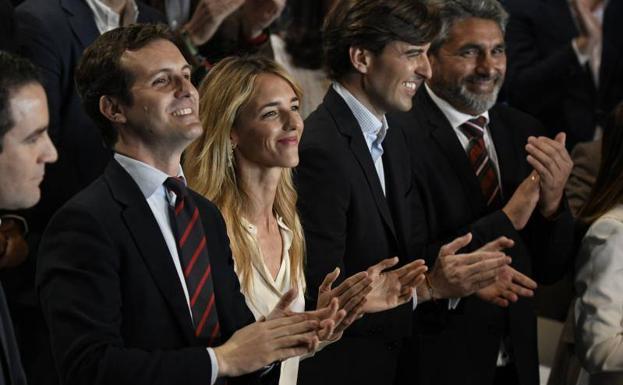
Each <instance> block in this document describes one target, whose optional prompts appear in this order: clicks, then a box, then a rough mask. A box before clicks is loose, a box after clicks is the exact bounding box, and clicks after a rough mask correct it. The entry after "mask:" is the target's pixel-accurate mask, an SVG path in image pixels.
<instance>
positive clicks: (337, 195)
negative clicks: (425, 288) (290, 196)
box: [295, 88, 412, 384]
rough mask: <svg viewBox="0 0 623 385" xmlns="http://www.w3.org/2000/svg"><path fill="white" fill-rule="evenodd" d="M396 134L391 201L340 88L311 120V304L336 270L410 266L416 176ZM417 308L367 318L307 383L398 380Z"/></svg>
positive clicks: (391, 143)
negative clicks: (389, 263) (400, 348)
mask: <svg viewBox="0 0 623 385" xmlns="http://www.w3.org/2000/svg"><path fill="white" fill-rule="evenodd" d="M394 133H398V130H397V129H396V130H395V129H394V127H390V129H389V131H388V133H387V137H386V139H385V141H384V143H383V147H384V155H383V163H384V168H385V180H386V192H387V197H386V196H384V195H383V190H382V188H381V184H380V182H379V177H378V175H377V172H376V170H375V168H374V164H373V162H372V157H371V156H370V152H369V150H368V147H367V145H366V143H365V140H364V137H363V134H362V131H361V128H360V126H359V124H358V122H357V120H356V119H355V117H354V116H353V114H352V112H351V110H350V109H349V107H348V106H347V104H346V103H345V102H344V100H343V99H342V98H341V97H340V96H339V95H338V94H337V93H336V92H335V91H334V90H333V88H330V89H329V91H328V93H327V94H326V96H325V98H324V101H323V103H322V104H321V105H320V106H319V107H318V109H317V110H316V111H315V112H313V113H312V114H311V115H310V116H309V117H308V118H307V119H306V120H305V131H304V133H303V137H302V140H301V145H300V148H299V151H300V164H299V166H298V167H297V169H296V174H295V175H296V184H297V188H298V193H299V201H298V202H299V212H300V215H301V220H302V224H303V228H304V230H305V237H306V243H307V262H306V279H307V287H308V288H309V295H310V296H312V300H311V301H309V303H311V304H313V303H314V302H315V301H314V299H315V298H313V297H315V295H316V292H317V288H318V286H319V285H320V283H321V282H322V280H323V279H324V277H325V275H326V274H328V273H329V272H331V271H332V270H333V269H334V268H335V267H340V269H341V274H340V281H341V280H343V279H344V278H346V277H349V276H351V275H352V274H355V273H357V272H360V271H362V270H365V269H367V268H368V267H370V266H372V265H374V264H376V263H378V262H379V261H381V260H383V259H385V258H389V257H393V256H399V257H401V262H406V261H407V260H408V257H407V254H406V251H407V249H408V247H407V245H406V242H407V240H409V239H412V237H411V236H410V235H409V231H410V227H409V226H408V225H407V224H406V222H407V221H408V215H409V210H408V209H406V205H407V202H408V200H407V197H408V195H409V193H410V188H411V183H410V181H411V177H410V174H409V170H408V160H407V159H408V156H407V149H406V147H405V146H404V142H403V141H401V140H400V139H399V138H398V140H395V135H394ZM338 283H339V282H338ZM338 283H336V284H335V285H337V284H338ZM411 307H412V305H411V303H408V304H405V305H403V306H399V307H398V308H395V309H392V310H389V311H385V312H381V313H376V314H369V315H366V316H365V317H363V318H362V319H361V320H359V321H357V322H356V323H355V324H353V325H352V326H351V327H350V328H349V329H347V330H346V332H345V335H344V337H343V338H342V340H341V341H339V342H337V343H335V344H334V346H333V345H332V346H330V347H328V348H326V349H325V350H323V351H322V352H320V353H318V354H317V355H316V357H314V358H312V359H308V360H305V361H303V362H302V363H301V367H302V371H301V376H300V377H299V381H300V382H301V383H310V384H312V383H321V382H322V383H335V384H338V383H341V384H344V383H365V384H367V383H370V384H372V383H379V382H378V380H377V378H380V379H381V381H391V378H392V377H393V375H394V366H395V361H396V360H395V356H394V354H395V352H396V348H397V346H396V344H397V341H400V340H401V339H402V338H403V337H405V336H407V335H409V334H410V325H411ZM355 347H357V348H355ZM373 350H375V351H373ZM357 362H359V363H358V364H357ZM368 362H370V364H369V365H368V364H367V363H368ZM355 365H358V366H357V367H355ZM310 367H313V368H315V370H311V369H309V368H310ZM306 368H307V369H306ZM316 376H318V377H316ZM322 376H326V377H322Z"/></svg>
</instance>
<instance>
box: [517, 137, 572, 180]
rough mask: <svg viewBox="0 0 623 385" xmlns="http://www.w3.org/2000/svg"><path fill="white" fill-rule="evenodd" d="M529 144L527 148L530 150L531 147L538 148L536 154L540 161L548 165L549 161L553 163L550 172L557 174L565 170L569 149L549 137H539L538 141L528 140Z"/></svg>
mask: <svg viewBox="0 0 623 385" xmlns="http://www.w3.org/2000/svg"><path fill="white" fill-rule="evenodd" d="M528 142H529V144H528V145H527V146H526V149H528V148H529V147H530V146H534V147H536V151H535V153H534V154H532V155H535V157H537V159H539V161H541V162H542V163H545V164H547V163H546V162H547V159H549V160H550V161H551V162H552V163H551V167H550V170H552V172H553V173H556V170H558V172H559V171H560V170H562V169H563V166H564V164H565V159H564V157H565V154H566V153H567V149H566V148H565V147H564V146H563V145H561V144H560V143H558V142H557V141H555V140H552V139H550V138H547V137H539V138H538V139H534V140H532V141H531V140H530V139H528Z"/></svg>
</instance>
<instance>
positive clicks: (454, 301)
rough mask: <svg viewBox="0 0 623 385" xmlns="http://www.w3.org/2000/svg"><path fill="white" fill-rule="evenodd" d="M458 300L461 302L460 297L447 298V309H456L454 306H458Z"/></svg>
mask: <svg viewBox="0 0 623 385" xmlns="http://www.w3.org/2000/svg"><path fill="white" fill-rule="evenodd" d="M459 302H461V298H450V299H448V310H454V309H456V307H457V306H459Z"/></svg>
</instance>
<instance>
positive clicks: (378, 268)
mask: <svg viewBox="0 0 623 385" xmlns="http://www.w3.org/2000/svg"><path fill="white" fill-rule="evenodd" d="M397 263H398V257H393V258H387V259H384V260H382V261H381V262H379V263H377V264H376V265H374V266H370V267H369V268H368V274H370V275H378V274H380V273H381V272H382V271H384V270H387V269H389V268H390V267H394V266H396V264H397Z"/></svg>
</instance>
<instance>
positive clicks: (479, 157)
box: [459, 116, 500, 206]
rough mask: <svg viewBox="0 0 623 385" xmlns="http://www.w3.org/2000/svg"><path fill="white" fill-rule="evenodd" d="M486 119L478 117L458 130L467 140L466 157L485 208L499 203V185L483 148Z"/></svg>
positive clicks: (495, 173)
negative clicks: (474, 174) (474, 175)
mask: <svg viewBox="0 0 623 385" xmlns="http://www.w3.org/2000/svg"><path fill="white" fill-rule="evenodd" d="M486 124H487V119H486V118H485V117H484V116H479V117H478V118H476V119H470V120H468V121H467V122H465V123H463V124H462V125H461V126H460V127H459V128H460V129H461V131H463V133H464V134H465V135H466V136H467V138H468V139H469V143H468V145H467V150H466V152H467V157H468V158H469V162H470V164H471V165H472V168H473V169H474V172H475V173H476V177H477V178H478V182H479V183H480V190H481V191H482V195H483V196H484V198H485V201H486V202H487V206H490V205H491V204H492V203H494V202H496V203H499V201H500V184H499V181H498V175H497V171H496V169H495V165H494V164H493V161H492V160H491V158H490V157H489V153H488V152H487V148H486V147H485V141H484V133H485V126H486Z"/></svg>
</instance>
